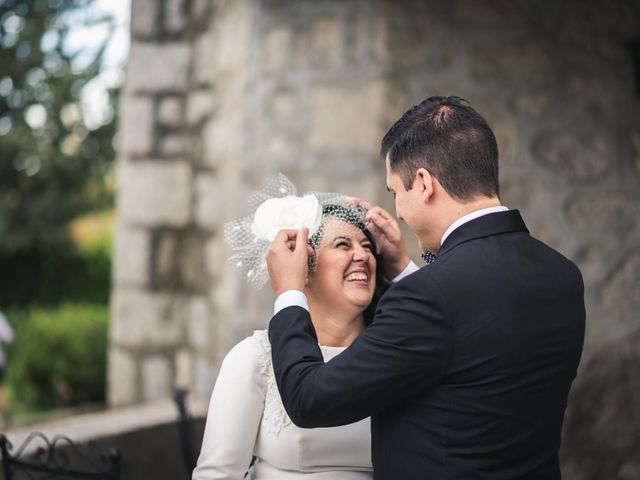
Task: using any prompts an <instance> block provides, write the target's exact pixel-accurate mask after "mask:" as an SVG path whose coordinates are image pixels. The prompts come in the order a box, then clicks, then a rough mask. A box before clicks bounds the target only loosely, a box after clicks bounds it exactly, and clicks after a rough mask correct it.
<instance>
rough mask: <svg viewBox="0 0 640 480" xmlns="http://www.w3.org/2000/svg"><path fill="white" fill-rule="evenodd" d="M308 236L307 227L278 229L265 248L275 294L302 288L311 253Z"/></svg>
mask: <svg viewBox="0 0 640 480" xmlns="http://www.w3.org/2000/svg"><path fill="white" fill-rule="evenodd" d="M308 237H309V230H308V229H307V228H303V229H302V230H300V231H298V230H280V232H278V235H277V236H276V238H275V240H274V241H273V242H272V243H271V246H270V247H269V250H267V268H268V270H269V278H270V279H271V286H272V287H273V290H274V291H275V293H276V296H278V295H280V294H281V293H283V292H286V291H287V290H300V291H303V290H304V285H305V281H306V278H307V274H308V268H309V267H308V258H309V257H310V256H312V255H313V249H312V248H311V247H310V246H309V245H308V244H307V239H308Z"/></svg>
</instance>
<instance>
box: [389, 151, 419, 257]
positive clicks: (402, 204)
mask: <svg viewBox="0 0 640 480" xmlns="http://www.w3.org/2000/svg"><path fill="white" fill-rule="evenodd" d="M385 163H386V166H387V190H389V192H390V193H391V194H392V195H393V198H394V201H395V206H396V216H397V217H398V219H399V220H402V221H404V222H405V223H406V224H407V225H408V226H409V228H410V229H411V230H412V231H413V233H415V235H416V237H417V238H418V242H419V243H420V248H421V249H423V250H424V249H425V248H427V246H426V245H424V244H423V243H424V242H423V240H422V239H424V238H426V233H427V232H428V231H429V228H428V225H426V224H425V215H424V213H425V212H424V209H423V208H421V206H422V203H423V198H422V195H421V193H420V190H419V188H417V187H416V185H415V182H414V184H413V185H412V186H411V189H410V190H407V189H406V188H405V187H404V182H403V180H402V177H401V176H400V175H399V174H398V173H395V172H392V171H391V168H390V167H389V158H388V157H387V159H386V162H385Z"/></svg>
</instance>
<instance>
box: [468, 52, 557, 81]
mask: <svg viewBox="0 0 640 480" xmlns="http://www.w3.org/2000/svg"><path fill="white" fill-rule="evenodd" d="M550 67H551V63H550V61H549V58H548V57H547V55H546V54H545V52H543V51H542V50H541V49H540V48H539V47H537V46H533V45H523V46H511V47H507V48H504V49H502V50H499V49H495V48H482V49H478V50H477V51H476V52H474V53H473V54H472V56H471V72H472V73H473V74H474V75H475V76H477V77H480V78H483V79H484V78H498V79H503V78H517V79H531V78H546V77H548V75H549V71H550Z"/></svg>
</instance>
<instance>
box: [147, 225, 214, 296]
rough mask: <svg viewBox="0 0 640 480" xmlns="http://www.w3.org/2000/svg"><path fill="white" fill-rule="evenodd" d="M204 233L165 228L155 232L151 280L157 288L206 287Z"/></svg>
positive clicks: (189, 288) (197, 288)
mask: <svg viewBox="0 0 640 480" xmlns="http://www.w3.org/2000/svg"><path fill="white" fill-rule="evenodd" d="M205 241H206V239H205V238H204V237H203V236H202V235H197V234H193V233H192V232H189V231H182V230H168V229H166V230H165V229H163V230H159V231H156V232H155V233H154V235H153V256H152V260H151V264H152V267H153V268H152V272H151V284H152V286H153V288H154V289H157V290H190V291H200V290H202V289H206V284H207V277H206V273H205V265H204V262H203V258H204V242H205Z"/></svg>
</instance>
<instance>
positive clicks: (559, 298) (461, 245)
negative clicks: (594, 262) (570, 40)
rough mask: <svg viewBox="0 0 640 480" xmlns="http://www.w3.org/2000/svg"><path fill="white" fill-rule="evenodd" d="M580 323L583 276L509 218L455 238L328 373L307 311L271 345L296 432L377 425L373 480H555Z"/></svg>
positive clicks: (277, 326) (288, 321) (394, 291)
mask: <svg viewBox="0 0 640 480" xmlns="http://www.w3.org/2000/svg"><path fill="white" fill-rule="evenodd" d="M584 321H585V309H584V293H583V283H582V277H581V275H580V272H579V271H578V269H577V268H576V266H575V265H574V264H573V263H571V262H570V261H569V260H567V259H566V258H565V257H563V256H562V255H560V254H559V253H558V252H556V251H555V250H553V249H551V248H549V247H548V246H546V245H544V244H543V243H541V242H540V241H538V240H536V239H534V238H533V237H531V236H530V235H529V233H528V231H527V228H526V226H525V224H524V222H523V221H522V218H521V217H520V214H519V212H518V211H517V210H512V211H507V212H499V213H493V214H489V215H486V216H483V217H480V218H478V219H475V220H472V221H471V222H469V223H466V224H464V225H462V226H461V227H459V228H458V229H456V230H454V231H453V233H452V234H451V235H450V236H449V237H448V238H447V239H446V241H445V242H444V244H443V245H442V247H441V250H440V254H439V257H438V259H437V260H436V261H435V262H434V263H432V264H431V265H428V266H425V267H423V268H421V269H420V270H418V271H417V272H415V273H414V274H412V275H410V276H408V277H406V278H404V279H402V280H401V281H399V282H398V283H396V284H394V285H392V286H391V287H390V288H389V290H388V291H387V293H386V294H385V295H384V296H383V298H382V300H381V301H380V302H379V304H378V307H377V310H376V314H375V318H374V320H373V323H372V325H371V326H369V328H368V329H367V331H366V332H365V333H364V334H363V335H362V336H360V337H359V338H358V339H357V340H356V341H355V342H354V343H353V344H352V345H351V347H349V348H348V349H346V350H345V351H344V353H342V354H341V355H339V356H337V357H336V358H334V359H333V360H331V361H330V362H328V363H327V364H324V363H323V360H322V355H321V352H320V350H319V348H318V342H317V339H316V334H315V331H314V329H313V326H312V324H311V321H310V317H309V313H308V312H307V310H305V309H304V308H301V307H297V306H291V307H287V308H285V309H284V310H282V311H280V312H279V313H278V314H276V315H275V316H274V318H273V319H272V320H271V324H270V326H269V338H270V340H271V350H272V356H273V368H274V371H275V375H276V379H277V383H278V387H279V389H280V393H281V395H282V399H283V402H284V406H285V408H286V410H287V412H288V413H289V416H290V417H291V419H292V420H293V422H294V423H295V424H297V425H299V426H301V427H328V426H335V425H342V424H347V423H351V422H355V421H357V420H360V419H362V418H364V417H367V416H371V430H372V459H373V465H374V475H375V478H376V479H377V480H398V479H402V480H408V479H420V480H423V479H427V480H444V479H456V480H461V479H488V480H500V479H514V480H515V479H558V478H560V470H559V466H558V449H559V447H560V433H561V429H562V420H563V416H564V411H565V407H566V402H567V394H568V392H569V387H570V386H571V382H572V381H573V379H574V377H575V375H576V369H577V367H578V362H579V360H580V355H581V351H582V343H583V338H584Z"/></svg>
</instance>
